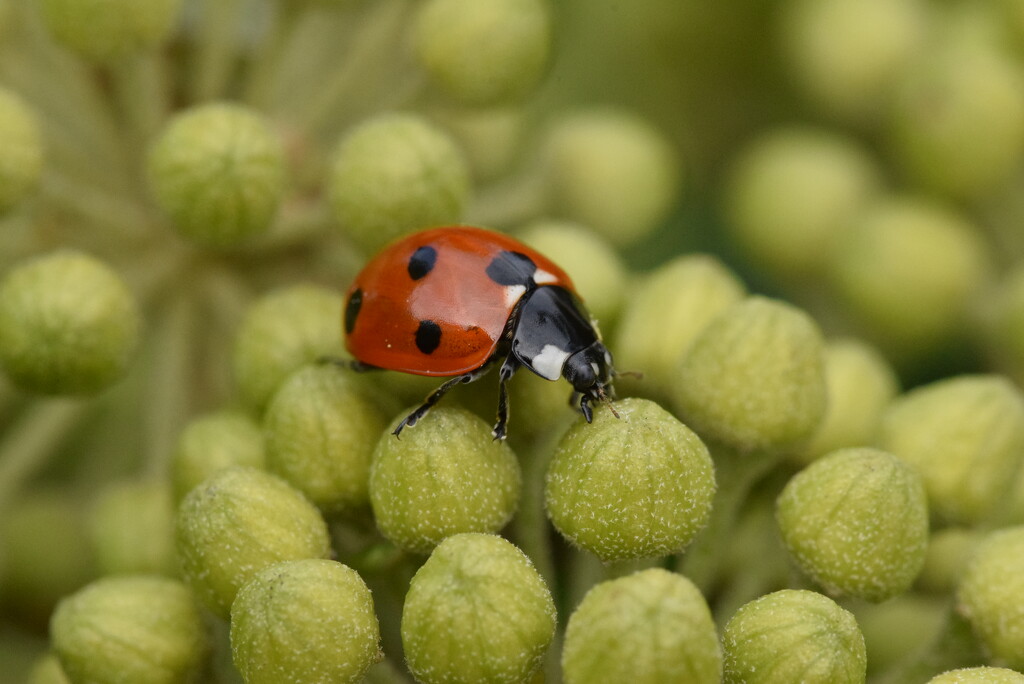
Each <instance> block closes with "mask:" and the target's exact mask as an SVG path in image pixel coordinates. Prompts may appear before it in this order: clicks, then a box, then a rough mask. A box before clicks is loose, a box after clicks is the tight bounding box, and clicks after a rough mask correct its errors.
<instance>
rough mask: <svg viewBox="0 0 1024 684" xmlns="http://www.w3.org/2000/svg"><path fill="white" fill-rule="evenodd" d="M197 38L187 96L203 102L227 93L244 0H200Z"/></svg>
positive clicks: (234, 64) (234, 59) (236, 50)
mask: <svg viewBox="0 0 1024 684" xmlns="http://www.w3.org/2000/svg"><path fill="white" fill-rule="evenodd" d="M198 7H200V8H201V9H200V11H201V12H202V16H201V17H199V20H198V21H197V23H196V26H197V27H198V28H197V32H198V39H197V41H196V45H195V49H194V50H192V53H191V57H192V59H191V63H190V64H189V72H190V74H191V78H189V79H188V82H187V87H188V98H189V100H190V101H191V102H204V101H206V100H211V99H214V98H217V97H223V96H224V95H225V94H226V91H227V86H228V83H229V82H230V80H231V75H232V72H233V71H234V69H235V66H236V60H237V59H238V40H239V37H238V31H239V28H238V27H239V25H240V23H241V22H240V21H239V18H240V17H241V7H242V2H241V0H216V1H215V2H203V3H198Z"/></svg>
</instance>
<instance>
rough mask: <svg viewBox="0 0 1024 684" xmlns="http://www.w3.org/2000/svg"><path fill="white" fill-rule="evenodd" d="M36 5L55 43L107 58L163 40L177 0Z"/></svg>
mask: <svg viewBox="0 0 1024 684" xmlns="http://www.w3.org/2000/svg"><path fill="white" fill-rule="evenodd" d="M40 5H41V6H42V10H43V20H44V21H45V22H46V27H47V28H48V29H49V30H50V33H52V34H53V37H54V38H56V39H57V41H58V42H60V43H63V44H64V45H65V46H66V47H69V48H71V49H72V50H74V51H75V52H77V53H79V54H81V55H82V56H83V57H86V58H88V59H91V60H94V61H108V60H116V59H122V58H125V57H128V56H130V55H132V54H134V53H137V52H142V51H145V50H152V49H154V48H156V47H157V46H158V45H160V44H161V43H162V42H164V41H165V40H166V39H167V37H168V36H169V35H170V34H171V31H172V30H173V29H174V25H175V23H176V21H177V19H178V13H179V11H180V9H181V0H43V1H42V2H41V3H40Z"/></svg>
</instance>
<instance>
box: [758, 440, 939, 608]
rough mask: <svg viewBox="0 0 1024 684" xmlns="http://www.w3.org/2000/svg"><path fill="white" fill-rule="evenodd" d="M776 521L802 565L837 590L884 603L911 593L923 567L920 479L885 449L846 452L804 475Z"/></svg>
mask: <svg viewBox="0 0 1024 684" xmlns="http://www.w3.org/2000/svg"><path fill="white" fill-rule="evenodd" d="M776 519H777V520H778V523H779V528H780V530H781V532H782V539H783V541H784V542H785V544H786V547H787V548H788V549H789V552H790V553H791V554H792V555H793V558H794V559H795V560H796V562H797V565H799V566H800V569H801V570H802V571H803V572H804V573H806V574H807V575H809V576H810V577H811V578H812V579H814V581H816V582H817V583H818V584H820V585H822V586H823V587H825V589H827V590H828V591H829V592H830V593H833V594H845V595H850V596H855V597H858V598H863V599H866V600H868V601H883V600H885V599H887V598H890V597H892V596H896V595H897V594H900V593H902V592H904V591H906V590H907V589H908V588H909V587H910V585H911V584H912V583H913V581H914V578H915V577H917V574H918V572H919V571H920V570H921V566H922V565H923V564H924V558H925V551H926V549H927V544H928V505H927V501H926V499H925V493H924V486H923V485H922V484H921V478H920V477H919V476H918V475H917V473H916V472H914V471H913V470H912V469H911V468H910V467H909V466H907V465H905V464H904V463H903V462H902V461H900V460H899V459H898V458H896V457H895V456H893V455H891V454H888V453H886V452H884V451H879V450H878V449H868V448H862V449H840V450H839V451H835V452H833V453H831V454H829V455H828V456H825V457H824V458H821V459H819V460H817V461H815V462H814V463H812V464H811V465H809V466H808V467H807V468H805V469H804V470H802V471H801V472H799V473H797V475H796V476H794V477H793V478H792V479H791V480H790V481H789V483H788V484H787V485H786V487H785V488H784V489H783V490H782V493H781V494H780V495H779V499H778V505H777V508H776Z"/></svg>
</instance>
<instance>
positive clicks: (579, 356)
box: [562, 340, 615, 423]
mask: <svg viewBox="0 0 1024 684" xmlns="http://www.w3.org/2000/svg"><path fill="white" fill-rule="evenodd" d="M614 374H615V371H614V369H613V366H612V355H611V353H610V352H609V351H608V350H607V349H606V348H605V346H604V345H603V344H602V343H601V341H600V340H598V341H596V342H594V343H593V344H591V345H590V346H589V347H585V348H583V349H581V350H579V351H578V352H576V353H575V354H573V355H572V356H570V357H569V358H567V359H566V360H565V365H564V366H563V367H562V375H563V376H565V379H566V380H568V381H569V383H570V384H571V385H572V387H573V390H574V393H573V403H574V404H575V403H576V401H575V400H576V396H577V395H578V396H579V406H580V412H581V413H582V414H583V417H584V418H586V419H587V422H588V423H589V422H591V420H593V411H592V410H591V408H590V402H592V401H608V402H610V401H611V399H612V397H613V396H614V393H613V391H612V376H613V375H614ZM612 412H613V413H614V412H615V411H614V409H612Z"/></svg>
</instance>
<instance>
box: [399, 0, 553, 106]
mask: <svg viewBox="0 0 1024 684" xmlns="http://www.w3.org/2000/svg"><path fill="white" fill-rule="evenodd" d="M413 41H414V44H415V50H416V55H417V57H418V58H419V61H420V63H421V64H422V65H423V67H424V68H425V69H426V71H427V73H428V74H429V75H430V77H431V79H432V80H433V81H434V82H436V83H437V84H438V85H439V86H440V87H441V88H442V89H443V90H444V92H445V93H446V94H448V95H449V96H450V97H452V98H453V99H455V100H457V101H459V102H461V103H464V104H468V105H474V106H491V105H496V104H503V103H508V102H511V101H515V100H519V99H521V98H522V97H523V96H524V95H526V94H527V93H529V92H530V91H531V90H532V89H533V88H534V86H535V85H536V84H537V82H538V81H539V80H540V77H541V75H542V74H543V72H544V67H545V66H546V64H547V60H548V53H549V52H550V49H551V20H550V18H549V16H548V8H547V3H546V2H545V1H544V0H487V1H486V2H480V0H429V1H428V2H426V3H424V5H423V8H422V9H421V10H420V13H419V16H418V18H417V21H416V25H415V27H414V31H413Z"/></svg>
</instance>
